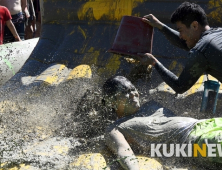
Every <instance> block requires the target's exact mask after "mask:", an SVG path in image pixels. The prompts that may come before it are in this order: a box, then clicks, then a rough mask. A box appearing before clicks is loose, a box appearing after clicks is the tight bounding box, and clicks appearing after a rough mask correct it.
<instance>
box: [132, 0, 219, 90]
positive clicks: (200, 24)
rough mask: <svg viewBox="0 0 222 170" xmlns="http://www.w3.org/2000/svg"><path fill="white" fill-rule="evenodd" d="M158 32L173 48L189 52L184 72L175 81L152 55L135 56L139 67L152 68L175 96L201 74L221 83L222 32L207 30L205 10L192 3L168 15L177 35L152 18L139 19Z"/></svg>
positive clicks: (187, 3) (170, 73) (192, 83)
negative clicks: (140, 65) (151, 66)
mask: <svg viewBox="0 0 222 170" xmlns="http://www.w3.org/2000/svg"><path fill="white" fill-rule="evenodd" d="M142 20H143V21H144V22H145V23H148V24H150V25H151V26H153V27H156V28H158V29H159V30H160V31H161V32H162V33H163V34H164V35H165V37H166V38H167V39H168V40H169V41H170V42H171V43H172V44H173V45H175V46H177V47H179V48H182V49H184V50H187V51H189V57H188V60H187V63H186V65H185V68H184V70H183V71H182V73H181V74H180V76H179V77H177V76H176V75H175V74H173V73H172V72H170V71H169V70H168V69H166V68H165V67H164V66H163V65H162V64H161V63H160V62H159V61H158V60H157V59H156V58H155V57H154V56H153V55H152V54H149V53H145V54H142V53H138V55H137V56H136V57H137V59H138V60H140V62H141V64H144V65H153V66H154V67H155V69H156V70H157V71H158V73H159V74H160V76H161V77H162V79H163V80H164V81H165V82H166V83H167V84H168V85H169V86H170V87H171V88H172V89H173V90H174V91H175V92H176V93H184V92H185V91H187V90H188V89H189V88H191V87H192V86H193V85H194V84H195V82H196V81H197V80H198V79H199V77H200V76H201V75H203V74H204V73H206V74H210V75H212V76H214V77H215V78H217V79H218V80H219V81H221V82H222V69H221V68H222V28H210V26H209V24H208V21H207V16H206V13H205V12H204V10H203V9H202V8H201V7H200V6H199V5H197V4H195V3H190V2H184V3H182V4H181V5H180V6H179V7H178V8H177V9H176V10H175V11H174V12H173V14H172V15H171V22H172V23H173V24H176V27H177V31H176V30H173V29H171V28H169V27H168V26H166V25H165V24H163V23H162V22H161V21H159V20H158V19H157V18H156V17H155V16H154V15H152V14H149V15H146V16H144V17H143V19H142Z"/></svg>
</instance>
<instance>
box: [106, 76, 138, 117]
mask: <svg viewBox="0 0 222 170" xmlns="http://www.w3.org/2000/svg"><path fill="white" fill-rule="evenodd" d="M103 98H104V99H103V102H104V104H105V105H109V106H111V107H113V108H114V109H115V111H116V113H117V116H118V117H123V116H126V115H130V114H134V113H135V112H137V111H138V110H139V108H140V103H139V94H138V92H137V90H136V88H135V86H134V85H133V84H132V83H131V82H130V81H129V80H128V79H127V78H125V77H123V76H115V77H111V78H109V79H108V80H107V81H106V82H105V83H104V85H103Z"/></svg>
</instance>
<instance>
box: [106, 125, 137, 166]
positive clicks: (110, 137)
mask: <svg viewBox="0 0 222 170" xmlns="http://www.w3.org/2000/svg"><path fill="white" fill-rule="evenodd" d="M106 144H107V145H108V147H109V148H110V149H111V150H112V151H113V152H114V153H115V154H117V156H118V158H119V163H120V164H121V166H122V167H123V168H124V169H126V170H139V164H138V161H137V159H136V156H135V155H134V153H133V151H132V149H131V147H130V146H129V144H128V142H127V141H126V139H125V138H124V136H123V134H122V133H121V132H119V131H118V129H116V128H114V129H113V130H111V131H110V132H109V133H108V134H107V135H106Z"/></svg>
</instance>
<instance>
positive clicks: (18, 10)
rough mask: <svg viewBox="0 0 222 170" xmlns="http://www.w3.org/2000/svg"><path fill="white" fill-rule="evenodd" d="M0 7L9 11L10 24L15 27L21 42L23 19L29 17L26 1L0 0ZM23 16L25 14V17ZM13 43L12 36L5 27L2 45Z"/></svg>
mask: <svg viewBox="0 0 222 170" xmlns="http://www.w3.org/2000/svg"><path fill="white" fill-rule="evenodd" d="M0 5H2V6H5V7H7V8H8V9H9V11H10V13H11V16H12V22H13V24H14V25H15V28H16V30H17V32H18V34H19V36H20V38H21V40H24V36H25V17H26V18H28V17H29V12H28V10H27V0H10V1H9V0H0ZM23 14H25V16H24V15H23ZM14 41H15V38H14V36H13V35H12V34H11V32H10V30H9V29H8V28H7V27H5V33H4V43H8V42H14Z"/></svg>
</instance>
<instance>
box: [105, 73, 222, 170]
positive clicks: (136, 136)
mask: <svg viewBox="0 0 222 170" xmlns="http://www.w3.org/2000/svg"><path fill="white" fill-rule="evenodd" d="M103 96H104V99H103V100H104V101H103V102H104V103H105V105H106V106H107V107H112V108H113V110H114V111H115V113H116V116H117V118H118V120H117V121H116V122H115V123H114V124H112V125H110V126H109V127H107V129H106V138H105V139H106V144H107V146H108V147H109V148H110V149H111V150H112V151H113V152H114V154H116V155H117V157H118V160H119V163H120V164H121V166H122V167H123V168H124V169H129V170H137V169H139V164H138V161H137V159H136V156H135V153H134V151H135V150H133V149H132V148H138V149H141V150H147V151H148V150H149V149H150V147H151V144H161V143H162V144H168V145H169V144H194V143H196V144H198V145H199V146H200V147H201V148H202V144H207V145H209V144H220V139H219V138H218V136H220V134H222V118H212V119H202V120H198V119H194V118H190V117H176V116H174V115H173V113H172V112H170V111H169V110H167V109H164V108H162V107H161V106H160V105H159V104H158V103H156V102H149V103H148V104H147V105H143V106H142V107H141V106H140V101H139V93H138V91H137V90H136V88H135V86H134V85H133V84H132V83H131V82H130V81H129V80H128V79H127V78H125V77H122V76H115V77H112V78H110V79H108V80H107V81H106V82H105V83H104V85H103ZM148 155H149V154H148ZM195 159H198V160H202V159H203V160H204V162H209V163H210V162H216V163H222V158H220V156H219V154H218V152H217V154H216V155H215V156H214V157H206V158H202V157H197V158H195Z"/></svg>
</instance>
